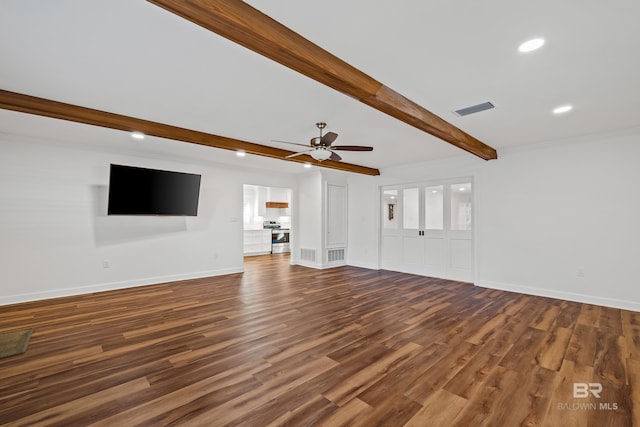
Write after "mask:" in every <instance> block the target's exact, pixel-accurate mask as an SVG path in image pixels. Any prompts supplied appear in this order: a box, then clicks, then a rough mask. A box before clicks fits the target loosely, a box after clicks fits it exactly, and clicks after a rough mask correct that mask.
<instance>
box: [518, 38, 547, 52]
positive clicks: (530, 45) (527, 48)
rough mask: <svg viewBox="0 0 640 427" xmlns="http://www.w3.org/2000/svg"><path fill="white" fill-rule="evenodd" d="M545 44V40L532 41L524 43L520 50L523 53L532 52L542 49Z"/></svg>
mask: <svg viewBox="0 0 640 427" xmlns="http://www.w3.org/2000/svg"><path fill="white" fill-rule="evenodd" d="M543 44H544V39H531V40H527V41H526V42H524V43H522V44H521V45H520V47H518V50H519V51H520V52H523V53H527V52H532V51H534V50H536V49H540V48H541V47H542V45H543Z"/></svg>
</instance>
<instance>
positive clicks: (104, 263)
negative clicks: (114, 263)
mask: <svg viewBox="0 0 640 427" xmlns="http://www.w3.org/2000/svg"><path fill="white" fill-rule="evenodd" d="M110 267H111V264H110V263H109V260H108V259H105V260H104V261H102V268H110Z"/></svg>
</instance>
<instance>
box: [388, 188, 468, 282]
mask: <svg viewBox="0 0 640 427" xmlns="http://www.w3.org/2000/svg"><path fill="white" fill-rule="evenodd" d="M472 203H473V192H472V183H471V180H470V179H463V180H450V181H442V182H433V183H421V184H419V185H404V186H394V187H385V188H383V189H382V191H381V206H382V210H383V212H382V226H381V230H382V233H381V245H382V248H381V249H382V250H381V265H382V268H385V269H389V270H396V271H403V272H406V273H413V274H421V275H425V276H432V277H442V278H447V279H452V280H461V281H473V234H472V214H473V211H472Z"/></svg>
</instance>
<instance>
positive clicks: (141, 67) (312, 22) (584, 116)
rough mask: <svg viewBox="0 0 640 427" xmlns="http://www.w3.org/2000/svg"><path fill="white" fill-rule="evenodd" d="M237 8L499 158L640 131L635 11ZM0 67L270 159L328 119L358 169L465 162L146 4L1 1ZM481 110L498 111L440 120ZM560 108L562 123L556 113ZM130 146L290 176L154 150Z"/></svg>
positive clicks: (473, 5) (102, 134) (440, 2)
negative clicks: (531, 44)
mask: <svg viewBox="0 0 640 427" xmlns="http://www.w3.org/2000/svg"><path fill="white" fill-rule="evenodd" d="M248 3H250V4H252V5H253V6H254V7H256V8H258V9H260V10H262V11H263V12H265V13H266V14H268V15H270V16H272V17H273V18H275V19H276V20H278V21H280V22H282V23H283V24H285V25H287V26H288V27H290V28H291V29H293V30H294V31H297V32H298V33H300V34H301V35H303V36H305V37H306V38H308V39H309V40H311V41H313V42H314V43H316V44H318V45H319V46H321V47H323V48H324V49H326V50H328V51H330V52H332V53H333V54H335V55H336V56H338V57H340V58H341V59H343V60H345V61H347V62H349V63H350V64H352V65H354V66H356V67H357V68H359V69H361V70H362V71H364V72H365V73H367V74H369V75H371V76H372V77H374V78H375V79H377V80H379V81H380V82H382V83H383V84H385V85H386V86H388V87H390V88H392V89H394V90H396V91H397V92H399V93H401V94H402V95H404V96H406V97H408V98H409V99H411V100H413V101H415V102H417V103H419V104H421V105H422V106H423V107H425V108H427V109H428V110H430V111H432V112H433V113H435V114H437V115H439V116H441V117H442V118H444V119H445V120H447V121H449V122H451V123H453V124H454V125H456V126H458V127H459V128H461V129H462V130H464V131H466V132H467V133H469V134H471V135H473V136H475V137H476V138H478V139H480V140H481V141H483V142H485V143H486V144H488V145H490V146H492V147H494V148H496V149H497V150H498V155H499V154H500V150H501V149H503V148H505V147H509V146H515V145H520V144H530V143H536V142H543V141H549V140H556V139H561V138H567V137H573V136H577V135H585V134H591V133H599V132H607V131H612V130H616V129H622V128H629V127H636V126H640V114H638V112H639V111H640V83H639V79H638V76H640V26H639V25H638V24H637V19H638V17H640V2H638V1H637V0H616V1H613V2H604V1H601V0H580V1H578V0H566V1H548V0H543V1H537V2H530V1H528V2H525V1H513V0H494V1H484V2H479V1H476V0H460V1H450V0H448V1H445V0H436V1H433V0H432V1H418V0H409V1H402V2H377V3H376V2H371V1H365V0H350V1H344V0H342V1H338V0H328V1H323V2H313V3H311V2H306V1H300V0H279V1H266V0H251V1H249V2H248ZM533 37H543V38H545V40H546V44H545V45H544V46H543V48H542V49H540V50H538V51H535V52H533V53H530V54H521V53H519V52H518V51H517V48H518V45H519V44H520V43H521V42H523V41H525V40H528V39H530V38H533ZM0 61H1V62H0V88H1V89H5V90H10V91H15V92H20V93H25V94H29V95H34V96H39V97H43V98H48V99H53V100H57V101H63V102H68V103H72V104H77V105H82V106H86V107H91V108H97V109H101V110H105V111H110V112H114V113H119V114H125V115H130V116H134V117H138V118H143V119H148V120H153V121H158V122H164V123H168V124H171V125H176V126H181V127H186V128H191V129H195V130H200V131H205V132H209V133H214V134H218V135H224V136H228V137H233V138H238V139H242V140H246V141H250V142H256V143H259V144H264V145H272V146H277V147H280V148H286V149H292V148H293V147H291V146H288V145H285V144H277V143H273V142H271V140H272V139H279V140H286V141H292V142H299V143H307V142H308V141H309V138H311V137H313V136H316V135H317V129H316V128H315V125H314V124H315V123H316V122H317V121H325V122H327V123H328V127H327V129H326V130H328V131H329V130H330V131H333V132H336V133H338V134H339V135H340V136H339V138H338V140H337V141H336V144H345V145H372V146H373V147H374V151H373V152H372V153H366V152H365V153H362V152H355V153H353V152H341V153H340V154H341V155H343V158H344V160H345V161H347V162H350V163H356V164H360V165H364V166H371V167H377V168H384V167H389V166H395V165H400V164H404V163H414V162H418V161H426V160H433V159H441V158H445V157H451V156H456V155H463V156H471V155H470V154H467V153H464V152H463V151H461V150H459V149H457V148H455V147H452V146H450V145H449V144H448V143H445V142H443V141H440V140H438V139H436V138H434V137H432V136H430V135H428V134H426V133H424V132H422V131H419V130H417V129H414V128H412V127H410V126H409V125H407V124H405V123H402V122H400V121H398V120H396V119H393V118H391V117H389V116H386V115H384V114H383V113H381V112H378V111H376V110H374V109H372V108H370V107H368V106H366V105H364V104H361V103H359V102H358V101H355V100H353V99H351V98H349V97H348V96H345V95H343V94H341V93H338V92H336V91H334V90H333V89H330V88H327V87H324V86H322V85H320V84H319V83H316V82H315V81H313V80H310V79H309V78H307V77H304V76H302V75H299V74H297V73H296V72H294V71H291V70H289V69H287V68H285V67H283V66H281V65H279V64H277V63H274V62H272V61H270V60H268V59H266V58H263V57H261V56H259V55H257V54H255V53H253V52H251V51H248V50H246V49H245V48H243V47H241V46H238V45H235V44H234V43H232V42H230V41H227V40H225V39H223V38H221V37H220V36H218V35H216V34H213V33H211V32H209V31H207V30H204V29H202V28H200V27H197V26H196V25H194V24H192V23H190V22H187V21H185V20H183V19H181V18H179V17H177V16H175V15H173V14H171V13H169V12H167V11H165V10H163V9H160V8H158V7H157V6H154V5H152V4H150V3H147V2H145V1H135V2H134V1H130V0H109V1H104V0H83V1H78V0H75V1H74V0H58V1H55V2H52V1H42V0H3V1H2V13H0ZM485 101H491V102H493V103H494V104H495V106H496V108H495V109H493V110H490V111H485V112H481V113H478V114H476V115H472V116H467V117H457V116H455V115H454V114H453V113H451V111H452V110H455V109H458V108H462V107H466V106H470V105H474V104H477V103H481V102H485ZM562 104H573V105H574V109H573V111H571V112H570V113H568V114H566V115H562V116H554V115H553V114H552V113H551V110H552V109H553V108H554V107H556V106H558V105H562ZM7 134H14V135H15V134H20V135H22V134H24V135H28V136H31V137H38V135H40V136H52V135H54V134H55V136H56V139H58V140H61V141H62V140H64V141H68V142H73V141H78V142H82V143H88V142H87V141H88V140H91V142H90V143H91V144H112V146H113V147H118V149H123V150H126V149H127V147H128V146H129V145H131V144H135V142H134V141H133V140H130V139H128V138H122V141H120V142H116V141H114V137H113V135H116V134H117V132H116V131H105V130H98V129H94V128H91V127H88V126H84V125H78V124H72V123H66V122H60V121H57V120H53V119H44V118H39V117H33V116H28V115H24V114H21V113H14V112H7V111H0V138H1V137H3V135H4V136H6V135H7ZM118 144H120V145H118ZM130 149H132V150H142V151H147V152H149V153H153V152H154V151H157V152H161V153H167V154H175V155H181V156H186V157H189V156H194V157H198V158H200V159H202V158H203V156H204V158H206V159H211V160H212V161H216V160H218V161H234V162H242V161H246V162H251V163H250V164H252V165H255V166H256V167H261V168H267V169H269V168H276V169H279V170H282V168H285V170H289V171H293V170H299V168H300V165H299V164H290V163H289V162H282V161H278V160H269V159H263V160H258V161H254V160H251V159H248V158H245V159H232V157H233V156H232V153H226V152H224V150H216V149H208V148H203V147H195V148H194V147H192V146H190V145H188V144H184V143H167V142H163V143H159V144H154V140H153V139H151V140H150V141H147V140H145V142H144V144H143V145H140V144H139V145H136V146H135V148H130ZM205 152H206V154H205ZM223 152H224V153H223ZM248 157H250V156H248ZM478 161H482V160H478ZM498 161H499V160H498ZM285 164H286V165H285Z"/></svg>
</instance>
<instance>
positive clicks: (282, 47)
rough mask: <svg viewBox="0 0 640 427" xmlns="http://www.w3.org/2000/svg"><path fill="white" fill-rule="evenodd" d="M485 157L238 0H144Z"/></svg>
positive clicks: (489, 154)
mask: <svg viewBox="0 0 640 427" xmlns="http://www.w3.org/2000/svg"><path fill="white" fill-rule="evenodd" d="M147 1H149V2H150V3H153V4H155V5H158V6H160V7H162V8H164V9H166V10H168V11H170V12H172V13H174V14H176V15H179V16H181V17H183V18H185V19H187V20H189V21H191V22H194V23H195V24H197V25H200V26H201V27H204V28H206V29H208V30H210V31H212V32H214V33H216V34H219V35H221V36H222V37H225V38H227V39H229V40H232V41H234V42H236V43H238V44H240V45H242V46H244V47H246V48H248V49H250V50H252V51H254V52H257V53H259V54H260V55H263V56H265V57H267V58H270V59H272V60H274V61H276V62H278V63H280V64H282V65H284V66H286V67H288V68H291V69H293V70H295V71H297V72H299V73H302V74H304V75H306V76H308V77H310V78H312V79H314V80H316V81H318V82H320V83H322V84H324V85H326V86H329V87H331V88H333V89H335V90H337V91H339V92H342V93H344V94H346V95H349V96H351V97H353V98H356V99H358V100H359V101H361V102H363V103H364V104H367V105H369V106H371V107H373V108H375V109H377V110H379V111H382V112H384V113H386V114H388V115H390V116H392V117H395V118H396V119H398V120H401V121H403V122H405V123H408V124H410V125H411V126H414V127H416V128H418V129H421V130H423V131H425V132H427V133H429V134H431V135H433V136H435V137H437V138H440V139H442V140H444V141H447V142H449V143H450V144H453V145H455V146H456V147H458V148H461V149H463V150H465V151H468V152H469V153H472V154H475V155H476V156H478V157H480V158H482V159H485V160H491V159H497V158H498V154H497V152H496V150H495V149H494V148H492V147H490V146H488V145H486V144H485V143H483V142H482V141H480V140H478V139H476V138H474V137H473V136H471V135H469V134H467V133H465V132H464V131H462V130H460V129H458V128H457V127H456V126H454V125H452V124H451V123H449V122H447V121H446V120H444V119H442V118H440V117H438V116H437V115H435V114H433V113H431V112H430V111H428V110H427V109H425V108H424V107H422V106H420V105H418V104H416V103H415V102H413V101H411V100H409V99H407V98H405V97H404V96H402V95H400V94H399V93H397V92H395V91H393V90H392V89H390V88H388V87H386V86H384V85H383V84H382V83H380V82H378V81H376V80H375V79H373V78H372V77H370V76H368V75H367V74H365V73H363V72H362V71H360V70H358V69H357V68H355V67H353V66H351V65H350V64H348V63H346V62H345V61H343V60H341V59H340V58H338V57H336V56H334V55H333V54H331V53H330V52H327V51H326V50H324V49H322V48H321V47H319V46H317V45H315V44H314V43H312V42H311V41H309V40H307V39H305V38H304V37H302V36H301V35H300V34H298V33H296V32H294V31H293V30H291V29H289V28H287V27H285V26H284V25H282V24H280V23H279V22H278V21H276V20H274V19H272V18H270V17H269V16H267V15H265V14H264V13H262V12H260V11H259V10H257V9H255V8H253V7H252V6H250V5H249V4H247V3H245V2H243V1H241V0H147Z"/></svg>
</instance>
